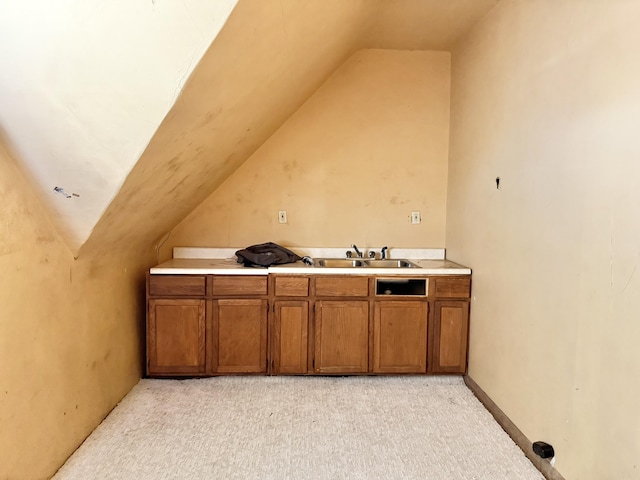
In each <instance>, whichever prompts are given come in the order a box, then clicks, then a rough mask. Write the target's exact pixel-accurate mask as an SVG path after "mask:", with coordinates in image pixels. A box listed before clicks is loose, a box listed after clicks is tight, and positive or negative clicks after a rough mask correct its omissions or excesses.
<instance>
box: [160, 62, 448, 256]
mask: <svg viewBox="0 0 640 480" xmlns="http://www.w3.org/2000/svg"><path fill="white" fill-rule="evenodd" d="M449 70H450V55H449V54H448V53H446V52H426V51H395V50H362V51H359V52H357V53H356V54H354V55H353V56H352V57H351V58H349V60H347V61H346V62H345V63H344V64H343V65H342V66H341V67H340V68H339V69H338V70H337V71H336V72H335V73H334V74H333V75H332V76H331V77H330V78H329V80H328V81H327V82H326V83H325V84H324V85H323V86H322V87H321V88H320V89H319V90H318V91H317V92H316V93H315V94H313V95H312V96H311V97H310V98H309V100H308V101H307V102H306V103H305V104H304V105H303V106H302V107H301V108H300V109H299V110H298V111H297V112H296V113H295V114H294V115H293V116H292V117H291V118H290V119H289V120H287V122H285V124H284V125H283V126H282V127H281V128H280V129H279V130H278V131H277V132H276V133H275V134H274V135H273V136H272V137H271V138H270V139H269V140H268V141H267V142H266V143H265V144H264V145H262V147H260V149H259V150H258V151H257V152H256V153H255V154H254V155H253V156H252V157H251V158H250V159H249V160H248V161H247V162H246V163H245V164H243V165H242V166H241V167H240V168H239V169H238V170H237V171H236V172H235V173H234V174H233V175H231V176H230V177H229V178H228V179H227V180H226V181H225V182H224V183H223V184H222V186H221V187H220V188H218V189H217V190H216V191H215V192H214V193H213V194H212V195H211V196H209V198H207V200H205V201H204V202H203V203H202V204H201V205H200V206H199V207H198V208H196V209H195V210H194V211H193V212H192V213H191V214H190V215H189V216H187V217H186V219H185V220H184V221H182V223H180V224H179V225H178V226H177V227H176V228H175V229H174V230H173V231H172V233H171V236H170V237H169V240H168V241H167V243H166V244H165V247H164V248H163V250H162V252H163V256H164V258H166V257H168V256H170V255H171V249H170V248H169V247H171V246H176V245H177V246H185V245H194V246H245V245H250V244H254V243H260V242H264V241H275V242H279V243H282V244H284V245H289V246H333V247H345V249H346V248H347V247H349V246H350V245H351V243H356V244H357V245H359V246H360V247H363V248H366V247H381V246H383V245H388V246H389V247H390V248H393V247H444V235H445V207H446V183H447V157H448V135H449V83H450V81H449ZM278 210H286V211H287V215H288V223H287V224H279V223H278V220H277V212H278ZM416 210H418V211H421V212H422V217H423V221H422V223H421V224H419V225H412V224H411V223H410V222H409V215H410V213H411V211H416Z"/></svg>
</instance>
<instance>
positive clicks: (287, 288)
mask: <svg viewBox="0 0 640 480" xmlns="http://www.w3.org/2000/svg"><path fill="white" fill-rule="evenodd" d="M275 292H276V296H280V297H306V296H308V295H309V277H280V276H278V277H276V278H275Z"/></svg>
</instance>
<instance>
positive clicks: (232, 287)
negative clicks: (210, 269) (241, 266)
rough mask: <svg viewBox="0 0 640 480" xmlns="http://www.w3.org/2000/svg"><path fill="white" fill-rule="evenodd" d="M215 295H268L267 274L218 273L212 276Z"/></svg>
mask: <svg viewBox="0 0 640 480" xmlns="http://www.w3.org/2000/svg"><path fill="white" fill-rule="evenodd" d="M212 283H213V290H212V293H213V295H224V296H233V295H266V294H267V275H260V276H247V275H220V276H218V275H216V276H214V277H212Z"/></svg>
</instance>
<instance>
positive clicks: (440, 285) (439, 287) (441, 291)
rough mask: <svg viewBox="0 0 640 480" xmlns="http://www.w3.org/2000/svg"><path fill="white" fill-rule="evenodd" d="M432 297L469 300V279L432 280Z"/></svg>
mask: <svg viewBox="0 0 640 480" xmlns="http://www.w3.org/2000/svg"><path fill="white" fill-rule="evenodd" d="M432 280H433V282H432V283H433V284H434V285H435V286H434V288H433V296H435V297H437V298H469V296H470V295H471V277H468V278H434V279H432Z"/></svg>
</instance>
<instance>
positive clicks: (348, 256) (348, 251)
mask: <svg viewBox="0 0 640 480" xmlns="http://www.w3.org/2000/svg"><path fill="white" fill-rule="evenodd" d="M346 255H347V258H351V255H353V253H352V252H351V250H347V253H346Z"/></svg>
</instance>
